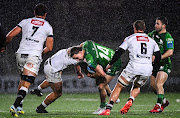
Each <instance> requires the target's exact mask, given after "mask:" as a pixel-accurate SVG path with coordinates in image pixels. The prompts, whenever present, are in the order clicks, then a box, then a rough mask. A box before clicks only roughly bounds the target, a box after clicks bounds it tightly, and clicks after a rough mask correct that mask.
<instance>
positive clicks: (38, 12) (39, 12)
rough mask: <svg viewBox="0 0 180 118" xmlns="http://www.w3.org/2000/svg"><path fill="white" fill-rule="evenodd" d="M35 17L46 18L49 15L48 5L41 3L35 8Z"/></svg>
mask: <svg viewBox="0 0 180 118" xmlns="http://www.w3.org/2000/svg"><path fill="white" fill-rule="evenodd" d="M34 14H35V16H46V14H47V7H46V5H44V4H42V3H39V4H37V5H36V6H35V9H34Z"/></svg>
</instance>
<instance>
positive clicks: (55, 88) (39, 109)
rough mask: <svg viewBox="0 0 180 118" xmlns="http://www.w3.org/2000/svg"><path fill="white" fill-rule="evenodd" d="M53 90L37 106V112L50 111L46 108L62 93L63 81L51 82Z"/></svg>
mask: <svg viewBox="0 0 180 118" xmlns="http://www.w3.org/2000/svg"><path fill="white" fill-rule="evenodd" d="M50 86H51V88H52V89H53V92H51V93H50V94H49V95H48V96H46V98H45V100H44V101H43V102H42V103H41V104H40V105H39V106H38V107H37V109H36V112H37V113H48V112H47V111H46V110H45V108H46V107H47V106H48V105H50V104H51V103H52V102H54V101H55V100H56V99H57V98H59V97H60V96H61V95H62V82H58V83H50Z"/></svg>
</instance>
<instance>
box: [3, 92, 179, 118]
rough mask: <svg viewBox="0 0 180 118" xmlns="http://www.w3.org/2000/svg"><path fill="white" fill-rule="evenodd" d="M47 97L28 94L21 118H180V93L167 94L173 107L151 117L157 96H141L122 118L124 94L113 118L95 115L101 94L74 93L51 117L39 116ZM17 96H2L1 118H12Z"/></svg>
mask: <svg viewBox="0 0 180 118" xmlns="http://www.w3.org/2000/svg"><path fill="white" fill-rule="evenodd" d="M46 95H47V94H44V96H42V97H37V96H35V95H30V94H28V95H27V96H26V98H25V101H24V107H23V109H24V111H25V114H24V115H19V118H180V102H178V101H177V102H176V99H180V93H166V98H167V99H168V100H169V101H170V105H169V106H168V107H167V108H165V110H164V111H163V112H162V113H158V114H151V113H149V110H150V109H152V108H153V107H154V105H155V103H156V96H155V94H153V93H140V95H139V96H138V97H137V98H136V100H135V101H134V103H133V106H132V107H131V108H130V110H129V112H128V113H127V114H125V115H121V114H120V113H119V110H120V109H121V108H122V107H123V106H124V104H125V103H126V101H127V99H128V97H129V93H121V95H120V100H121V101H120V103H118V104H115V105H114V107H113V109H112V111H111V115H110V116H99V115H93V114H92V112H93V111H95V110H96V109H97V108H98V107H99V104H100V100H99V94H98V93H74V94H67V93H66V94H63V95H62V96H61V97H60V98H59V99H57V100H56V101H55V102H54V103H52V104H51V105H49V106H48V107H47V108H46V110H47V111H48V112H49V113H48V114H37V113H36V112H35V109H36V107H37V106H38V105H40V103H41V102H42V101H43V99H44V98H45V97H46ZM15 98H16V94H0V118H11V117H12V116H11V114H10V113H9V107H10V106H11V105H12V104H13V102H14V100H15Z"/></svg>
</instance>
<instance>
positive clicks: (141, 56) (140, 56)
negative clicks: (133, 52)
mask: <svg viewBox="0 0 180 118" xmlns="http://www.w3.org/2000/svg"><path fill="white" fill-rule="evenodd" d="M137 58H146V59H151V57H148V56H143V55H139V54H137Z"/></svg>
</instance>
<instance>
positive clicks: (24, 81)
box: [10, 68, 36, 117]
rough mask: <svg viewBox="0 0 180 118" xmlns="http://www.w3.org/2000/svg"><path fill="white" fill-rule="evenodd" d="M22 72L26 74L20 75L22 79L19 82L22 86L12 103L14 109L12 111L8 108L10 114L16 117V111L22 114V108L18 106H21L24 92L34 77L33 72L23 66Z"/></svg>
mask: <svg viewBox="0 0 180 118" xmlns="http://www.w3.org/2000/svg"><path fill="white" fill-rule="evenodd" d="M23 74H27V75H23V76H22V80H21V82H20V83H21V85H22V86H21V88H20V89H19V91H18V94H17V97H16V100H15V102H14V104H13V106H14V108H15V109H14V111H13V110H12V109H11V108H10V111H11V113H12V115H13V116H16V117H17V116H18V115H17V113H20V114H24V111H23V110H22V108H21V107H20V106H21V104H22V101H23V100H24V98H25V96H26V94H27V93H28V89H29V87H30V85H31V84H32V83H33V82H34V79H35V76H36V74H35V73H33V72H31V71H29V70H27V69H25V68H24V71H23ZM11 107H12V106H11Z"/></svg>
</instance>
